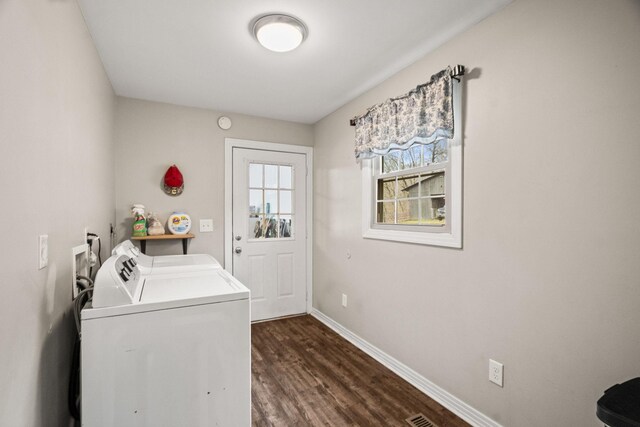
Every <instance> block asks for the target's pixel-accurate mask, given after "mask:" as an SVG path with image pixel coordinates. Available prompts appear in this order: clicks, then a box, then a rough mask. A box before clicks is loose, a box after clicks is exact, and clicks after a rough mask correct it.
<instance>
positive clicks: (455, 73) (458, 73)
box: [349, 64, 464, 126]
mask: <svg viewBox="0 0 640 427" xmlns="http://www.w3.org/2000/svg"><path fill="white" fill-rule="evenodd" d="M462 76H464V65H460V64H458V65H456V66H455V67H453V69H452V70H451V78H452V79H455V80H457V81H460V77H462ZM349 124H350V125H351V126H355V125H356V120H355V119H351V120H349Z"/></svg>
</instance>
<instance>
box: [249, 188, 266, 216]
mask: <svg viewBox="0 0 640 427" xmlns="http://www.w3.org/2000/svg"><path fill="white" fill-rule="evenodd" d="M261 213H264V207H263V204H262V190H249V215H250V216H257V215H258V214H261Z"/></svg>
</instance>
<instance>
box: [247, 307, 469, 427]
mask: <svg viewBox="0 0 640 427" xmlns="http://www.w3.org/2000/svg"><path fill="white" fill-rule="evenodd" d="M251 333H252V338H251V341H252V346H251V356H252V368H251V371H252V387H251V388H252V390H251V398H252V414H251V415H252V419H253V425H254V426H260V427H262V426H276V427H280V426H385V427H386V426H389V427H391V426H404V427H408V426H409V424H407V423H406V422H405V421H404V420H405V419H406V418H407V417H409V416H411V415H414V414H417V413H420V412H421V413H423V414H424V415H425V416H426V417H427V418H429V419H430V420H431V421H433V422H434V423H435V424H437V425H438V427H450V426H466V425H468V424H467V423H465V422H464V421H462V420H461V419H460V418H458V417H457V416H455V415H454V414H452V413H451V412H449V411H448V410H447V409H445V408H443V407H442V406H441V405H440V404H438V403H437V402H435V401H434V400H432V399H431V398H429V397H427V396H426V395H424V394H422V393H421V392H420V391H418V390H417V389H416V388H414V387H413V386H411V385H410V384H409V383H407V382H405V381H404V380H402V379H401V378H400V377H398V376H397V375H395V374H394V373H393V372H391V371H390V370H388V369H387V368H385V367H384V366H382V365H381V364H380V363H378V362H377V361H375V360H374V359H372V358H371V357H369V356H368V355H366V354H365V353H364V352H362V351H361V350H359V349H358V348H357V347H355V346H353V345H352V344H351V343H349V342H348V341H346V340H344V339H343V338H342V337H340V336H339V335H338V334H336V333H335V332H333V331H332V330H331V329H329V328H327V327H326V326H324V325H323V324H322V323H321V322H319V321H318V320H316V319H315V318H313V317H311V316H299V317H291V318H286V319H279V320H274V321H270V322H263V323H256V324H253V325H252V326H251Z"/></svg>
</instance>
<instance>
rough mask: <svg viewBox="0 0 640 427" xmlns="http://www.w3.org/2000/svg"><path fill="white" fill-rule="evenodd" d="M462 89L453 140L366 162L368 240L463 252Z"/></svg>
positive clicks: (456, 96) (365, 233) (457, 96)
mask: <svg viewBox="0 0 640 427" xmlns="http://www.w3.org/2000/svg"><path fill="white" fill-rule="evenodd" d="M460 98H461V96H460V87H459V83H457V82H454V84H453V104H454V108H453V111H454V126H455V129H454V137H453V138H452V139H440V140H437V141H435V142H431V143H429V144H422V143H420V142H418V141H416V142H415V143H414V144H413V145H412V146H411V147H410V148H408V149H406V150H400V149H396V150H391V151H389V152H388V153H387V154H385V155H383V156H378V157H374V158H370V159H364V160H363V161H362V179H363V186H362V196H363V197H362V198H363V205H362V206H363V237H365V238H371V239H382V240H393V241H402V242H410V243H417V244H426V245H435V246H447V247H454V248H461V247H462V142H461V137H460V121H461V118H460V116H461V115H460V111H461V110H460Z"/></svg>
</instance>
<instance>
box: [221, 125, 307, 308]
mask: <svg viewBox="0 0 640 427" xmlns="http://www.w3.org/2000/svg"><path fill="white" fill-rule="evenodd" d="M234 148H249V149H254V150H266V151H280V152H285V153H298V154H304V155H305V158H306V167H307V178H306V182H307V185H306V192H307V200H306V209H307V229H306V236H307V246H306V252H307V259H306V263H307V265H306V269H307V274H306V280H307V313H310V312H311V309H312V307H313V265H312V262H313V147H307V146H304V145H292V144H280V143H274V142H262V141H251V140H248V139H235V138H225V140H224V268H225V270H227V271H228V272H229V273H232V274H233V265H232V263H231V260H232V259H233V209H232V208H233V186H232V183H233V167H232V161H233V149H234Z"/></svg>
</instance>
